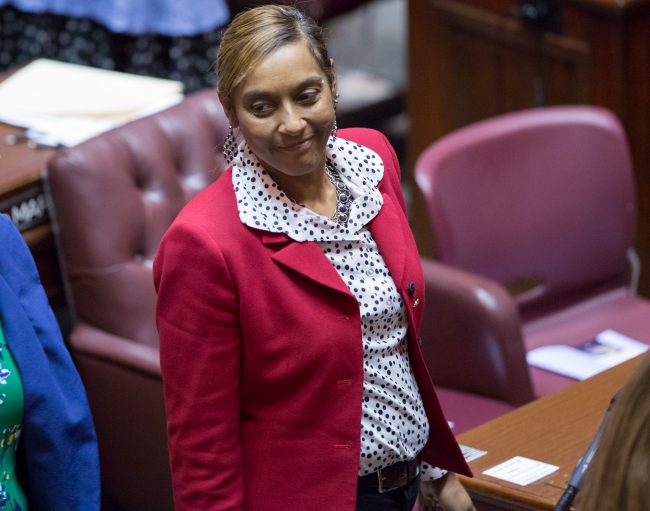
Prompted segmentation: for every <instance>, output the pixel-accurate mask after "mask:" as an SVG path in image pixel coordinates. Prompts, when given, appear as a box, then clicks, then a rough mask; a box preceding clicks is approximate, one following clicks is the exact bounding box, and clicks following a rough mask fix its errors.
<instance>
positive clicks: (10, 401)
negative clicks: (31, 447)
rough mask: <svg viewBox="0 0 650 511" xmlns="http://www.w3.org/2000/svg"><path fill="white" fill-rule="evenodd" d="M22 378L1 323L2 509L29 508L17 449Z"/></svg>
mask: <svg viewBox="0 0 650 511" xmlns="http://www.w3.org/2000/svg"><path fill="white" fill-rule="evenodd" d="M24 407H25V399H24V395H23V382H22V379H21V378H20V372H19V371H18V367H17V366H16V362H15V360H14V358H13V357H12V356H11V352H10V351H9V347H8V346H7V341H6V339H5V336H4V332H3V331H2V324H1V323H0V511H17V510H23V511H26V510H27V500H26V498H25V494H24V493H23V490H22V488H21V487H20V484H19V483H18V480H17V478H16V449H17V448H18V440H19V439H20V434H21V432H22V427H23V412H24Z"/></svg>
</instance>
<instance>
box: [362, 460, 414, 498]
mask: <svg viewBox="0 0 650 511" xmlns="http://www.w3.org/2000/svg"><path fill="white" fill-rule="evenodd" d="M419 473H420V456H419V455H418V456H416V457H415V459H413V460H409V461H398V462H397V463H395V464H393V465H390V466H388V467H385V468H380V469H379V470H377V472H374V473H372V474H368V475H367V476H361V477H359V484H358V486H357V488H358V489H360V490H374V491H376V492H379V493H386V492H387V491H391V490H395V489H397V488H401V487H402V486H406V485H407V484H409V483H410V482H411V481H413V479H415V478H416V477H417V476H418V474H419Z"/></svg>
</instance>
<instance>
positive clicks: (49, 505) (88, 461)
mask: <svg viewBox="0 0 650 511" xmlns="http://www.w3.org/2000/svg"><path fill="white" fill-rule="evenodd" d="M0 247H1V248H0V509H2V510H3V511H4V510H15V511H19V510H20V511H26V510H29V511H53V510H66V511H99V509H100V477H99V459H98V451H97V439H96V436H95V429H94V426H93V421H92V417H91V414H90V409H89V407H88V402H87V399H86V393H85V390H84V388H83V385H82V383H81V379H80V377H79V374H78V373H77V370H76V369H75V367H74V365H73V362H72V359H71V357H70V354H69V353H68V351H67V349H66V347H65V345H64V343H63V339H62V336H61V332H60V330H59V327H58V324H57V322H56V319H55V317H54V314H53V312H52V310H51V308H50V306H49V304H48V301H47V297H46V295H45V291H44V290H43V287H42V286H41V283H40V281H39V277H38V272H37V269H36V265H35V263H34V260H33V258H32V256H31V254H30V252H29V249H28V248H27V246H26V245H25V242H24V241H23V238H22V236H21V235H20V233H19V232H18V230H17V229H16V227H15V226H14V225H13V223H12V222H11V220H10V219H9V218H8V217H7V216H5V215H0Z"/></svg>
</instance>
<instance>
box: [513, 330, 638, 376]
mask: <svg viewBox="0 0 650 511" xmlns="http://www.w3.org/2000/svg"><path fill="white" fill-rule="evenodd" d="M648 348H650V346H648V345H647V344H644V343H642V342H639V341H637V340H635V339H632V338H630V337H627V336H625V335H623V334H621V333H619V332H616V331H614V330H605V331H603V332H601V333H599V334H598V335H597V336H596V337H595V338H594V339H592V340H590V341H587V342H585V343H583V344H581V345H580V346H576V347H573V346H563V345H550V346H542V347H541V348H536V349H534V350H531V351H529V352H528V354H527V355H526V359H527V360H528V363H529V364H530V365H532V366H536V367H539V368H541V369H546V370H547V371H552V372H554V373H558V374H562V375H564V376H568V377H569V378H574V379H576V380H585V379H587V378H589V377H591V376H594V375H595V374H598V373H600V372H601V371H604V370H606V369H609V368H610V367H614V366H615V365H618V364H620V363H621V362H625V361H626V360H629V359H631V358H633V357H636V356H637V355H640V354H641V353H644V352H645V351H647V350H648Z"/></svg>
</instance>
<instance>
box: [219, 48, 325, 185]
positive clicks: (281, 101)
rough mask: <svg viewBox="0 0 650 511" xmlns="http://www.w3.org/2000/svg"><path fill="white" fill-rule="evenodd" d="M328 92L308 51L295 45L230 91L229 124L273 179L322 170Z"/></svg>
mask: <svg viewBox="0 0 650 511" xmlns="http://www.w3.org/2000/svg"><path fill="white" fill-rule="evenodd" d="M332 83H333V84H334V80H332ZM333 88H334V85H332V86H331V87H330V85H329V82H328V81H327V77H326V76H325V74H324V73H323V71H322V69H321V68H320V66H319V65H318V63H317V61H316V59H315V58H314V57H313V56H312V54H311V53H310V52H309V50H308V48H307V46H306V45H305V44H304V43H302V42H296V43H292V44H287V45H284V46H281V47H280V48H278V49H277V50H276V51H275V52H273V53H272V54H271V55H269V56H268V57H266V58H265V59H264V60H262V61H261V62H260V63H259V64H258V65H257V66H256V67H254V68H252V69H251V70H250V71H249V72H248V73H247V74H246V76H245V77H244V79H243V80H242V81H241V82H240V83H239V85H238V86H237V87H236V88H235V89H234V91H233V94H232V96H231V101H232V103H231V104H230V105H229V108H228V110H229V114H230V118H231V121H232V124H233V126H234V127H236V128H237V127H238V128H239V129H240V130H241V133H242V135H243V137H244V139H245V140H246V142H247V143H248V145H249V146H250V148H251V149H252V150H253V152H254V153H255V156H257V158H258V159H259V160H260V163H261V164H262V165H263V166H264V168H265V169H266V170H267V171H268V172H269V173H270V174H271V176H272V177H273V176H279V177H280V178H282V177H284V176H303V175H306V174H309V173H312V172H315V171H319V170H322V169H323V168H324V165H325V144H326V143H327V139H328V137H329V135H330V132H331V130H332V126H333V123H334V115H335V112H334V102H333V99H334V98H333ZM283 175H284V176H283Z"/></svg>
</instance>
